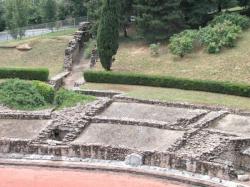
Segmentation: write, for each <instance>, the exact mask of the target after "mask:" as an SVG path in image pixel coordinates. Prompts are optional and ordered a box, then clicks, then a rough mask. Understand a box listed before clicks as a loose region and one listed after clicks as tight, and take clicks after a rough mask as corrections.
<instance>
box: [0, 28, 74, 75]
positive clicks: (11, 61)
mask: <svg viewBox="0 0 250 187" xmlns="http://www.w3.org/2000/svg"><path fill="white" fill-rule="evenodd" d="M74 31H75V29H69V30H66V31H60V32H55V33H49V34H47V35H44V36H39V37H34V38H29V39H23V40H17V41H9V42H1V43H0V46H15V45H19V44H29V45H30V46H31V47H32V50H30V51H27V52H22V51H18V50H17V49H15V48H13V49H12V48H11V49H3V48H0V53H1V54H2V55H0V67H45V68H49V70H50V76H53V75H55V74H57V73H59V72H60V71H61V70H62V66H63V61H64V50H65V48H66V46H67V44H68V41H69V39H70V38H72V34H73V33H74Z"/></svg>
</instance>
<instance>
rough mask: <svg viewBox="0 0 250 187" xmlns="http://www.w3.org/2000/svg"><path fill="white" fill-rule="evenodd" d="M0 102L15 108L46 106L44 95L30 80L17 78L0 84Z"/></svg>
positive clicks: (25, 108)
mask: <svg viewBox="0 0 250 187" xmlns="http://www.w3.org/2000/svg"><path fill="white" fill-rule="evenodd" d="M0 103H2V104H4V105H6V106H8V107H11V108H15V109H24V110H27V109H35V108H41V107H45V106H46V101H45V99H44V97H43V96H42V95H41V94H40V93H39V91H38V90H37V89H36V88H35V87H34V86H33V85H32V83H30V82H26V81H23V80H19V79H12V80H7V81H6V82H4V83H1V84H0Z"/></svg>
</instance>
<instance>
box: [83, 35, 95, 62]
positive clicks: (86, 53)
mask: <svg viewBox="0 0 250 187" xmlns="http://www.w3.org/2000/svg"><path fill="white" fill-rule="evenodd" d="M96 45H97V44H96V40H94V39H91V40H89V41H88V43H87V44H86V46H85V48H84V58H86V59H89V58H90V57H91V54H92V50H93V49H95V48H96Z"/></svg>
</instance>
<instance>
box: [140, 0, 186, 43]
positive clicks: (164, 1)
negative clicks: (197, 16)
mask: <svg viewBox="0 0 250 187" xmlns="http://www.w3.org/2000/svg"><path fill="white" fill-rule="evenodd" d="M180 3H181V0H157V1H149V0H136V11H137V27H138V31H139V33H140V34H141V35H142V36H143V37H144V38H145V39H147V40H148V41H150V42H154V41H156V40H163V39H166V38H169V37H170V36H171V35H172V34H174V33H176V32H179V31H181V30H182V29H183V28H185V21H184V16H183V14H182V12H181V9H180Z"/></svg>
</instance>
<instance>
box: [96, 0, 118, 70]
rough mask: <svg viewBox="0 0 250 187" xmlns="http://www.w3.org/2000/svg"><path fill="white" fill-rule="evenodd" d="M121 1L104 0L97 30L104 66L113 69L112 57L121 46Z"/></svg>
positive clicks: (98, 44) (99, 49)
mask: <svg viewBox="0 0 250 187" xmlns="http://www.w3.org/2000/svg"><path fill="white" fill-rule="evenodd" d="M120 7H121V4H120V1H117V0H104V1H103V7H102V11H101V18H100V24H99V27H98V31H97V46H98V52H99V56H100V60H101V64H102V66H103V68H104V69H105V70H107V71H110V70H111V66H112V57H113V56H114V55H115V54H116V53H117V50H118V47H119V42H118V40H119V26H120V25H119V17H120Z"/></svg>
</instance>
